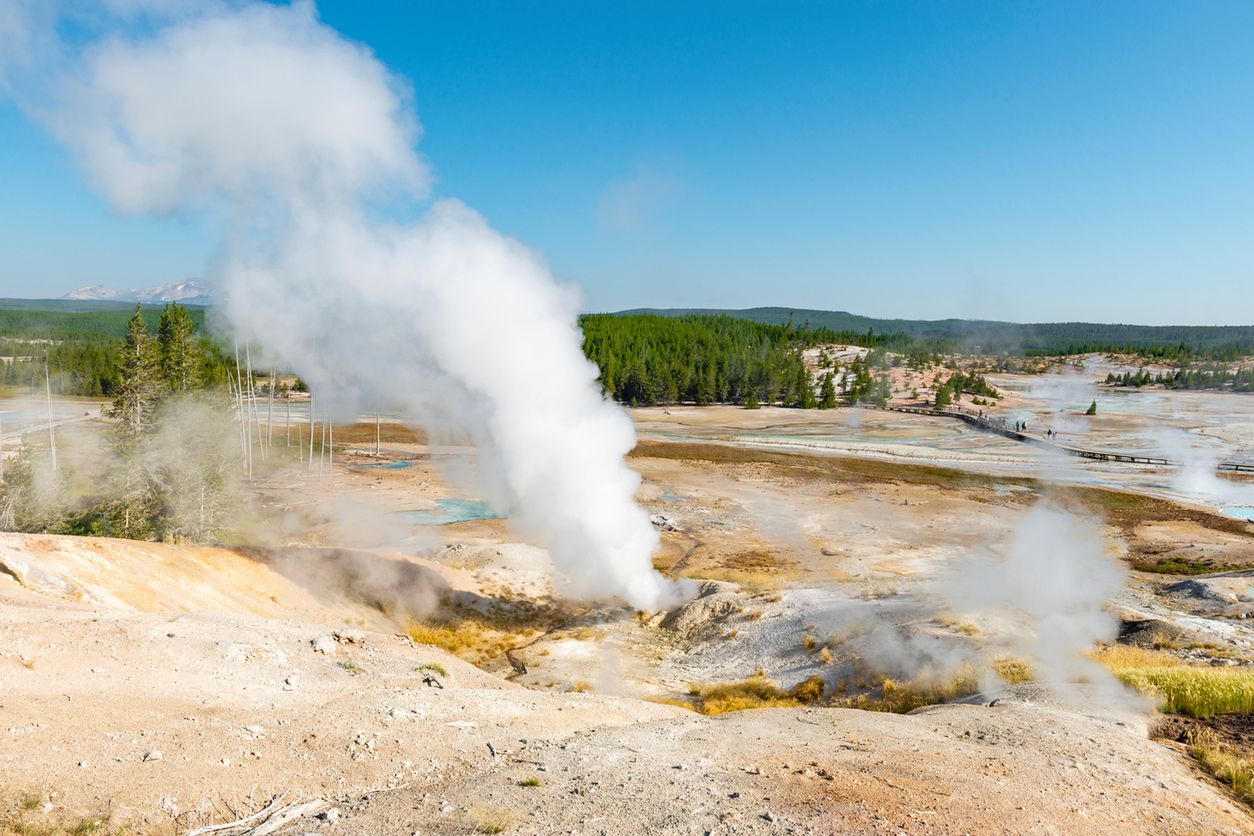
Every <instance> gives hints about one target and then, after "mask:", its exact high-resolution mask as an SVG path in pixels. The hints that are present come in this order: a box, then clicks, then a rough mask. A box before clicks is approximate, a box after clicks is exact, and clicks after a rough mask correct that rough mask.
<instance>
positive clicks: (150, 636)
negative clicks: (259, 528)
mask: <svg viewBox="0 0 1254 836" xmlns="http://www.w3.org/2000/svg"><path fill="white" fill-rule="evenodd" d="M0 539H2V540H3V541H4V543H5V544H6V545H7V546H9V547H10V548H20V547H21V546H22V545H23V544H24V543H25V544H27V545H29V543H28V541H25V540H23V539H22V538H20V537H19V536H17V535H0ZM53 539H54V540H55V538H53ZM47 545H48V544H47V543H46V542H45V543H44V546H47ZM54 545H56V544H55V543H54ZM77 545H78V544H77V543H68V544H61V546H62V548H63V549H64V550H66V551H65V553H69V552H70V551H73V549H72V547H76V546H77ZM93 545H94V546H97V547H98V548H97V549H96V551H95V552H94V554H95V555H96V562H95V563H93V564H92V565H93V566H95V567H96V569H97V570H98V571H99V574H98V575H97V576H95V580H94V581H93V588H100V589H103V588H107V587H108V584H107V583H105V581H106V580H107V578H108V577H109V573H108V571H107V569H108V566H109V564H110V561H111V560H112V559H113V557H111V551H112V548H111V546H113V545H117V544H112V543H111V541H95V542H94V544H93ZM128 547H129V546H127V545H126V544H121V545H118V548H119V549H123V550H124V549H125V548H128ZM144 550H145V553H148V554H151V555H152V556H154V557H156V556H157V555H158V553H162V554H160V556H159V557H160V560H161V561H162V563H161V565H162V567H163V572H162V573H153V574H151V575H150V576H149V577H148V578H147V579H146V581H145V583H147V584H149V585H150V587H151V589H150V592H151V593H152V597H151V599H150V600H149V601H148V604H147V605H144V602H143V601H138V600H132V601H130V602H120V601H118V600H110V599H109V598H108V596H105V595H102V594H100V593H99V592H97V594H96V595H94V596H91V597H92V602H90V603H83V602H81V601H73V600H67V598H66V597H65V596H64V595H57V594H44V593H36V592H32V591H30V590H29V589H26V588H23V587H21V586H19V584H18V583H17V582H16V581H15V580H13V579H12V578H11V577H10V576H8V575H0V636H2V637H3V641H2V643H0V682H3V683H4V688H3V691H0V811H2V812H0V820H8V821H10V822H13V821H17V820H19V819H21V820H23V821H25V822H27V823H28V824H31V823H35V824H53V825H60V826H72V825H74V824H75V823H77V822H79V821H81V820H83V819H84V818H85V817H89V816H95V815H101V814H108V815H110V816H111V817H112V822H113V823H115V824H127V825H130V826H131V827H132V828H133V829H134V830H135V831H136V832H140V833H149V832H157V833H168V832H182V831H184V830H186V829H187V828H189V827H191V826H195V825H199V824H201V823H205V822H210V821H221V820H223V819H230V818H233V817H235V816H239V815H243V814H245V813H248V812H252V811H254V810H257V809H260V808H261V807H263V806H264V805H265V803H266V802H267V801H268V800H269V799H270V798H271V796H272V795H274V794H276V793H281V792H286V793H287V796H286V800H288V801H293V800H304V799H310V798H325V799H327V800H328V801H329V802H330V805H331V807H332V809H333V810H334V812H330V813H328V812H327V811H326V810H325V809H324V810H323V811H322V814H323V815H324V816H328V818H322V819H318V818H312V817H306V819H304V820H302V821H300V822H298V823H297V825H298V826H296V828H295V829H294V830H293V831H292V832H301V831H304V830H312V831H318V832H333V833H411V832H422V833H461V832H468V831H470V830H472V829H474V828H476V827H481V826H483V825H484V824H486V823H491V822H494V821H497V820H498V819H502V820H508V822H509V826H510V828H511V831H512V832H535V833H549V832H579V833H599V832H606V833H646V832H648V833H657V832H667V833H669V832H676V833H690V832H702V831H707V830H708V831H712V832H761V833H768V832H769V833H775V832H788V831H792V832H832V831H842V832H881V831H882V832H898V831H901V830H905V831H909V832H915V831H925V830H930V831H935V832H963V831H968V832H1024V831H1035V832H1075V833H1079V832H1124V833H1144V832H1156V833H1186V832H1189V833H1193V832H1249V829H1250V828H1251V826H1252V825H1254V822H1252V821H1251V818H1250V817H1249V815H1248V814H1247V813H1246V812H1245V811H1244V810H1242V809H1241V808H1239V807H1238V806H1236V805H1235V804H1233V803H1232V802H1230V801H1229V800H1228V799H1227V798H1226V797H1225V796H1224V795H1223V793H1222V792H1221V791H1220V790H1218V789H1216V788H1214V787H1213V786H1212V785H1211V784H1209V783H1207V782H1206V781H1205V780H1204V779H1202V778H1201V777H1200V776H1199V775H1198V774H1197V772H1196V770H1195V769H1194V767H1193V766H1192V765H1191V763H1190V762H1189V760H1188V759H1187V758H1186V757H1184V756H1182V755H1180V754H1178V753H1176V752H1173V751H1171V750H1170V749H1168V748H1166V747H1164V746H1162V745H1161V744H1158V743H1154V742H1152V741H1150V740H1148V739H1147V738H1146V736H1145V730H1144V728H1143V726H1142V725H1141V724H1139V723H1137V722H1135V721H1131V722H1129V721H1128V720H1127V719H1126V718H1125V719H1124V720H1123V721H1120V720H1118V719H1113V718H1103V717H1101V716H1084V715H1081V714H1075V713H1067V712H1063V711H1059V710H1056V709H1051V708H1046V707H1040V706H1030V705H1006V704H1001V705H997V706H994V707H983V706H970V705H963V706H959V705H955V706H943V707H935V708H930V709H926V710H924V711H921V712H918V713H916V714H914V715H910V716H896V715H883V714H873V713H868V712H858V711H848V710H767V711H756V712H743V713H740V714H735V715H726V716H723V717H718V718H703V717H699V716H696V715H693V714H691V713H689V712H686V711H684V710H682V709H678V708H673V707H670V706H663V705H656V704H652V703H645V702H638V701H635V700H630V699H622V698H614V697H606V696H599V695H591V694H557V693H540V692H536V691H531V690H527V689H524V688H521V687H518V686H515V685H512V684H510V683H506V682H503V681H501V680H499V679H497V678H496V677H493V676H490V675H488V674H485V673H483V672H481V671H479V670H477V669H475V668H473V667H471V666H469V665H466V664H464V663H461V662H459V661H458V660H456V659H453V658H451V657H449V656H447V655H445V654H442V653H440V652H439V651H436V650H434V649H430V648H425V647H415V646H413V645H411V644H410V643H409V642H408V640H405V639H400V638H397V637H396V636H395V635H392V634H391V633H389V632H363V633H360V634H354V633H353V632H352V631H345V630H343V629H342V624H343V622H342V621H338V620H337V619H342V618H345V617H347V616H349V615H350V612H349V610H350V609H351V607H352V605H351V602H349V603H347V604H342V605H341V604H337V605H336V607H343V608H342V609H336V607H324V608H322V609H314V610H312V611H311V612H312V613H313V615H312V616H311V617H310V618H311V620H310V621H306V622H304V623H302V622H301V621H297V620H292V614H291V612H290V611H287V612H276V613H264V614H261V615H258V614H256V613H255V610H254V608H253V606H252V605H251V604H249V603H248V601H249V600H251V599H249V598H248V595H249V594H250V593H249V591H248V590H249V589H251V590H252V591H253V592H252V594H254V595H255V596H256V597H258V598H259V599H268V597H269V596H270V595H271V594H272V592H273V588H278V587H280V586H281V585H282V583H283V582H284V578H283V577H281V576H280V575H279V574H278V573H277V572H275V571H274V570H273V569H272V568H270V567H267V566H264V565H259V566H257V567H253V568H252V569H248V568H246V567H245V566H244V565H242V564H241V565H240V566H238V567H236V569H237V572H238V573H239V575H240V576H241V577H248V578H249V579H250V580H249V584H243V585H239V586H237V587H232V588H234V589H235V590H236V591H235V593H234V594H235V595H236V596H238V597H237V598H235V599H233V600H220V599H214V601H213V602H212V603H213V604H214V606H215V607H219V608H220V609H221V610H222V611H219V612H214V613H208V612H181V613H173V612H171V610H172V609H186V608H185V607H171V606H170V605H169V604H170V602H171V601H176V602H177V600H178V596H179V594H180V590H184V591H188V592H189V595H190V594H192V593H194V592H195V590H196V589H198V588H199V586H198V585H197V583H193V581H192V580H191V579H193V578H200V581H201V582H203V581H204V580H205V579H204V577H203V576H201V575H200V574H199V573H201V572H202V571H203V570H204V564H203V562H198V561H199V560H200V559H201V558H203V555H201V556H200V557H199V558H198V557H197V555H196V554H194V553H189V552H187V551H186V550H177V549H172V548H168V547H162V546H160V545H154V544H147V545H145V546H144ZM237 559H239V560H246V559H247V558H245V557H243V556H237ZM117 560H118V562H119V564H124V563H125V562H126V560H127V557H126V556H125V555H119V556H117ZM62 561H63V562H62V563H61V564H59V565H60V566H61V569H62V570H64V571H66V572H69V571H70V568H71V567H70V566H69V565H68V564H67V563H66V562H65V558H64V556H63V557H62ZM180 567H182V568H181V569H180ZM84 571H87V568H84ZM116 577H117V586H118V587H122V586H124V585H127V584H128V581H127V577H126V575H125V574H121V573H119V574H118V575H117V576H116ZM232 577H234V575H232ZM228 586H229V584H228ZM195 594H200V593H195ZM192 598H194V595H192ZM197 600H198V599H197ZM280 600H282V599H280ZM273 604H274V602H272V605H273ZM257 606H261V605H260V604H257ZM267 616H268V617H267ZM313 618H320V619H323V623H322V624H318V623H312V619H313ZM284 619H286V620H284ZM335 629H340V631H341V633H342V636H341V640H340V641H334V640H328V639H329V637H330V635H331V633H332V632H333V630H335ZM319 639H324V640H325V641H324V649H326V650H329V651H330V653H323V652H318V651H316V650H315V649H314V646H313V642H315V641H317V640H319ZM348 660H352V664H351V665H346V664H345V663H346V662H347V661H348ZM430 662H435V663H438V664H440V665H443V666H444V667H445V668H446V670H447V672H448V675H447V676H441V677H439V678H440V679H441V680H442V684H443V685H444V687H443V688H435V687H430V686H426V685H424V684H423V683H422V676H423V675H424V672H423V671H421V670H416V668H418V667H419V666H421V665H422V664H424V663H430ZM156 752H159V753H160V757H159V759H158V758H157V756H156V755H155V754H154V753H156ZM145 757H147V758H148V759H147V760H145ZM530 777H536V778H538V779H540V782H541V784H540V786H523V785H522V782H523V781H524V780H525V779H527V778H530ZM27 794H41V795H44V796H46V797H50V798H51V801H52V807H51V809H48V810H46V811H42V810H37V811H22V810H20V809H19V807H20V799H21V798H22V797H23V796H25V795H27ZM232 811H233V812H232ZM768 817H769V818H768Z"/></svg>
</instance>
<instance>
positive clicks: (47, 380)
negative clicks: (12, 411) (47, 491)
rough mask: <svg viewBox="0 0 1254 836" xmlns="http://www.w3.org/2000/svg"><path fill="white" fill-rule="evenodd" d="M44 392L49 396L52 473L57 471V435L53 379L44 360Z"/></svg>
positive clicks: (49, 446)
mask: <svg viewBox="0 0 1254 836" xmlns="http://www.w3.org/2000/svg"><path fill="white" fill-rule="evenodd" d="M44 392H45V393H46V394H47V396H48V449H49V450H50V451H51V452H52V472H53V473H56V471H57V434H56V433H55V432H53V430H52V379H51V377H50V376H49V375H48V361H47V360H44Z"/></svg>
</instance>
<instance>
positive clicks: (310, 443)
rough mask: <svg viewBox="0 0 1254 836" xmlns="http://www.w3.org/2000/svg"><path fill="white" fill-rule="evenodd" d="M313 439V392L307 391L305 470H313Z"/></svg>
mask: <svg viewBox="0 0 1254 836" xmlns="http://www.w3.org/2000/svg"><path fill="white" fill-rule="evenodd" d="M313 439H314V396H313V392H310V393H309V458H308V459H307V460H306V462H307V464H308V467H306V468H305V469H306V470H307V471H312V470H313Z"/></svg>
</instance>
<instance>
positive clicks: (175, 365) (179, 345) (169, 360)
mask: <svg viewBox="0 0 1254 836" xmlns="http://www.w3.org/2000/svg"><path fill="white" fill-rule="evenodd" d="M192 332H193V325H192V318H191V316H190V315H189V314H188V313H187V309H186V308H184V307H183V306H181V305H179V304H177V303H175V302H170V303H168V304H166V306H165V307H164V308H163V309H162V310H161V322H160V324H159V325H158V326H157V363H158V366H159V368H160V371H161V378H162V380H163V381H164V383H165V385H166V388H168V389H169V390H170V391H172V392H183V391H186V390H188V389H192V388H194V387H195V386H196V385H197V383H198V380H197V378H198V377H199V373H200V356H199V350H198V347H197V345H196V342H195V340H194V338H193V337H192Z"/></svg>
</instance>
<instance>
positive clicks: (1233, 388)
mask: <svg viewBox="0 0 1254 836" xmlns="http://www.w3.org/2000/svg"><path fill="white" fill-rule="evenodd" d="M1106 383H1107V384H1109V385H1111V386H1128V387H1133V388H1140V387H1142V386H1163V387H1165V388H1167V389H1194V390H1218V391H1227V392H1254V369H1250V368H1245V369H1235V370H1234V369H1230V368H1228V367H1227V366H1211V367H1209V368H1200V369H1177V370H1175V371H1172V372H1165V373H1162V372H1160V373H1158V374H1154V373H1152V372H1150V371H1149V370H1148V369H1141V370H1140V371H1138V372H1136V373H1135V374H1134V373H1132V372H1124V373H1123V374H1121V375H1117V374H1115V373H1114V372H1111V373H1110V374H1108V375H1106Z"/></svg>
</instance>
